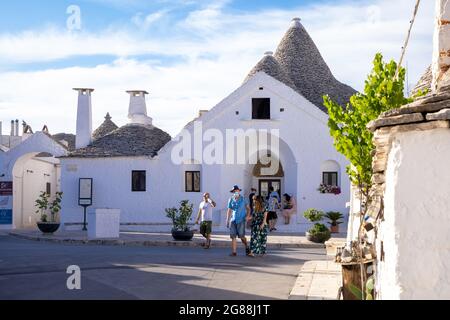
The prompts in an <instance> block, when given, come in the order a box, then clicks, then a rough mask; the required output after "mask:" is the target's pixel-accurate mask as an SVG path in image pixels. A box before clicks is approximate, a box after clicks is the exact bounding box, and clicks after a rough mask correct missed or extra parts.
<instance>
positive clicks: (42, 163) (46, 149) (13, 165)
mask: <svg viewBox="0 0 450 320" xmlns="http://www.w3.org/2000/svg"><path fill="white" fill-rule="evenodd" d="M22 139H23V140H22V142H21V143H20V144H18V145H17V146H16V147H14V148H12V149H10V150H8V151H7V152H6V153H4V154H3V163H4V166H3V170H4V173H3V174H2V177H0V181H1V182H3V183H4V184H6V185H10V186H12V192H11V193H8V194H7V195H6V196H2V197H1V198H2V199H1V200H2V203H3V202H4V203H5V205H3V206H2V207H1V208H2V210H3V211H8V212H9V215H10V217H11V216H12V218H11V219H8V220H12V221H11V222H9V221H8V223H6V224H2V225H1V226H0V227H2V228H5V229H10V228H31V227H33V228H34V227H36V224H35V222H36V221H37V220H38V219H39V215H38V214H36V213H35V212H36V209H35V207H34V204H35V201H36V199H37V197H38V196H39V194H40V192H42V191H46V192H47V191H49V192H50V193H51V194H52V195H54V194H55V192H56V191H59V179H60V171H61V170H60V167H59V159H58V158H57V157H61V156H64V155H67V153H68V150H67V147H66V146H64V145H63V144H62V143H60V142H58V141H56V140H54V139H53V138H52V137H51V136H50V135H49V134H48V133H45V132H36V133H34V134H33V135H31V136H26V137H22Z"/></svg>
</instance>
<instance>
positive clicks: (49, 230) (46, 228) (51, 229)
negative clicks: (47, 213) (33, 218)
mask: <svg viewBox="0 0 450 320" xmlns="http://www.w3.org/2000/svg"><path fill="white" fill-rule="evenodd" d="M37 226H38V228H39V230H40V231H41V232H42V233H44V234H53V233H55V232H56V231H58V229H59V226H60V224H59V223H56V222H38V223H37Z"/></svg>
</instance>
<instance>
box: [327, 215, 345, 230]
mask: <svg viewBox="0 0 450 320" xmlns="http://www.w3.org/2000/svg"><path fill="white" fill-rule="evenodd" d="M325 218H327V219H328V220H330V222H328V223H329V224H330V226H331V228H330V229H331V233H339V225H340V224H342V223H343V221H342V219H343V218H344V215H343V214H342V213H340V212H336V211H329V212H327V213H326V215H325Z"/></svg>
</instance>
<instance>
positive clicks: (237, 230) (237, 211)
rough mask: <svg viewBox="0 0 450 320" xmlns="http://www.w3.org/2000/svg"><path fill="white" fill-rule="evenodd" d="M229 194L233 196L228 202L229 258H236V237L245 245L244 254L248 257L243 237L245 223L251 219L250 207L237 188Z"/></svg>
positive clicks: (248, 253) (248, 252)
mask: <svg viewBox="0 0 450 320" xmlns="http://www.w3.org/2000/svg"><path fill="white" fill-rule="evenodd" d="M230 192H231V193H232V194H233V195H232V196H231V198H230V200H229V201H228V210H227V228H229V229H230V238H231V248H232V252H231V256H232V257H235V256H237V241H236V238H237V237H239V239H241V241H242V243H243V244H244V245H245V253H246V255H247V256H248V255H250V253H251V252H250V248H249V246H248V244H247V238H246V237H245V225H246V222H247V221H248V220H250V219H251V215H250V205H249V203H248V201H247V200H246V199H245V197H243V196H242V195H241V192H242V190H241V189H240V188H239V186H234V187H233V190H231V191H230Z"/></svg>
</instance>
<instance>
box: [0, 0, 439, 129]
mask: <svg viewBox="0 0 450 320" xmlns="http://www.w3.org/2000/svg"><path fill="white" fill-rule="evenodd" d="M414 3H415V1H413V0H396V1H389V0H361V1H356V0H338V1H325V0H324V1H312V0H303V1H293V0H288V1H269V0H260V1H252V0H250V1H237V0H236V1H232V0H212V1H200V0H156V1H148V0H147V1H144V0H79V1H65V0H58V1H55V0H41V1H31V0H29V1H21V0H17V1H8V2H6V1H5V2H3V3H2V6H1V11H0V121H4V123H9V121H10V119H13V118H14V119H16V118H19V119H24V120H25V121H27V122H28V123H30V124H31V125H32V127H33V129H35V130H40V128H41V127H42V126H43V124H47V125H48V126H49V128H50V130H51V131H52V132H54V133H56V132H60V131H66V132H74V128H75V116H76V96H74V93H73V92H72V91H71V88H72V87H78V86H89V87H94V88H95V89H96V92H95V96H94V125H95V126H98V125H99V124H100V123H101V122H102V120H103V116H104V115H105V114H106V112H110V113H111V114H112V116H113V120H114V121H116V123H117V124H119V125H122V124H124V123H126V121H127V120H126V113H127V104H128V101H127V99H128V98H127V96H126V94H124V91H125V90H127V89H146V90H148V91H150V93H151V94H150V97H149V99H148V106H149V113H150V115H151V116H152V117H153V118H154V119H155V123H156V124H157V125H158V126H160V127H161V128H163V129H165V130H167V131H168V132H169V133H171V134H172V135H174V134H176V133H177V132H178V131H179V130H180V129H181V128H182V127H183V125H184V124H185V123H186V122H187V121H190V120H191V119H192V118H193V117H195V116H196V114H197V112H198V110H200V109H210V108H212V107H213V106H214V105H215V104H217V103H218V102H220V100H222V99H223V98H225V97H226V95H228V94H229V93H231V92H232V91H233V90H234V89H236V88H237V87H238V86H239V85H240V84H241V83H242V80H243V79H244V78H245V76H246V74H247V73H248V72H249V70H250V69H251V68H252V67H253V65H255V64H256V63H257V62H258V60H259V59H260V58H261V57H262V54H263V52H265V51H267V50H272V51H273V50H275V49H276V46H277V44H278V42H279V41H280V39H281V37H282V36H283V34H284V32H285V31H286V30H287V28H288V27H289V24H290V20H291V19H292V18H293V17H296V16H299V17H301V18H302V23H303V24H304V26H305V27H306V29H307V30H308V31H309V33H310V35H311V36H312V38H313V40H314V41H315V42H316V44H317V46H318V47H319V49H320V51H321V53H322V55H323V56H324V58H325V60H326V61H327V63H328V64H329V66H330V68H331V69H332V71H333V73H334V74H335V76H336V77H337V78H338V79H339V80H341V81H342V82H345V83H348V84H349V85H351V86H353V87H355V88H356V89H358V90H361V89H362V87H363V84H364V78H365V76H366V75H367V73H368V72H369V71H370V67H371V61H372V59H373V57H374V55H375V53H376V52H382V53H383V54H384V55H385V57H386V58H387V59H391V58H394V59H398V57H399V55H400V48H401V46H402V44H403V41H404V37H405V35H406V31H407V27H408V22H409V20H410V18H411V14H412V10H413V6H414ZM70 5H76V6H78V7H79V8H80V10H81V29H80V30H68V29H67V25H66V22H67V19H68V18H69V16H70V15H69V14H67V13H66V11H67V8H68V7H69V6H70ZM432 23H433V5H432V1H427V2H423V3H422V6H421V8H420V10H419V16H418V19H417V24H416V26H415V28H414V30H413V35H412V38H411V44H410V47H409V49H408V53H407V57H406V61H407V63H408V67H409V80H410V84H409V85H410V86H412V85H413V83H415V82H416V81H417V80H418V78H419V76H420V75H421V73H422V72H423V70H424V69H425V67H426V66H427V65H429V64H430V62H431V50H432V48H431V41H432Z"/></svg>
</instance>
